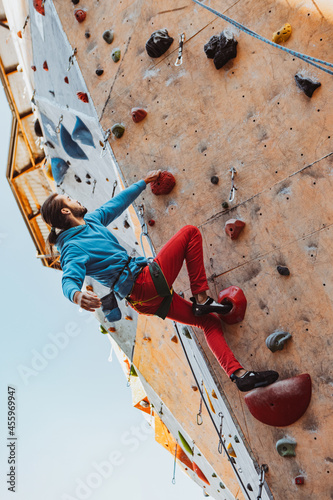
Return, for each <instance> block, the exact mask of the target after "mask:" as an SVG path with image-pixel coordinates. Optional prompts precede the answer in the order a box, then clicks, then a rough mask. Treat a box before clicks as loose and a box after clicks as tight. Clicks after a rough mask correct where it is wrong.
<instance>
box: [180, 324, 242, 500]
mask: <svg viewBox="0 0 333 500" xmlns="http://www.w3.org/2000/svg"><path fill="white" fill-rule="evenodd" d="M174 326H175V328H176V332H177V336H178V339H179V341H180V344H181V346H182V348H183V351H184V354H185V357H186V360H187V362H188V364H189V367H190V369H191V372H192V375H193V377H194V380H195V382H196V385H197V387H198V389H199V391H200V395H201V397H202V399H203V402H204V403H205V406H206V409H207V411H208V415H209V416H210V419H211V421H212V424H213V426H214V428H215V430H216V432H217V435H218V436H219V438H220V432H219V429H218V427H217V425H216V423H215V420H214V418H213V415H212V414H211V411H210V408H209V406H208V403H207V402H206V400H205V399H204V397H203V392H202V390H201V388H200V385H199V383H198V379H197V377H196V374H195V372H194V370H193V367H192V365H191V361H190V359H189V357H188V354H187V352H186V349H185V346H184V343H183V339H182V337H181V335H180V332H179V330H178V325H177V323H176V322H174ZM221 444H222V447H223V450H224V452H225V454H226V455H227V457H228V460H229V462H230V464H231V467H232V468H233V470H234V473H235V474H236V476H237V478H238V481H239V483H240V484H241V486H242V488H243V492H244V494H246V496H247V498H248V500H251V497H250V496H249V493H248V491H247V489H246V487H245V485H244V483H243V481H242V478H241V477H240V475H239V472H238V470H237V469H236V467H235V464H234V462H233V460H232V459H231V457H230V455H229V452H228V450H227V448H226V446H225V443H224V442H223V441H221Z"/></svg>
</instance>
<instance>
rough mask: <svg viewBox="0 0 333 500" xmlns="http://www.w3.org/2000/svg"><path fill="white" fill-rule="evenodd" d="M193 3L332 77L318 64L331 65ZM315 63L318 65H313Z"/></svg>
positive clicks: (197, 2)
mask: <svg viewBox="0 0 333 500" xmlns="http://www.w3.org/2000/svg"><path fill="white" fill-rule="evenodd" d="M193 2H194V3H196V4H198V5H200V6H201V7H204V8H205V9H207V10H209V11H210V12H212V13H213V14H215V15H216V16H218V17H221V18H222V19H224V20H225V21H227V22H228V23H230V24H232V25H233V26H235V27H236V28H238V29H240V30H241V31H244V33H247V34H248V35H250V36H253V37H254V38H257V40H261V41H262V42H265V43H268V44H269V45H272V47H276V48H278V49H280V50H283V51H284V52H288V54H291V55H292V56H295V57H298V58H299V59H301V60H303V61H305V62H306V63H308V64H311V65H312V66H315V67H316V68H318V69H321V70H322V71H325V73H328V74H329V75H333V71H331V70H329V69H326V68H323V67H322V66H319V64H323V65H324V66H328V67H329V68H333V64H332V63H328V62H326V61H322V60H321V59H316V58H315V57H311V56H308V55H306V54H301V53H300V52H296V51H294V50H291V49H288V48H287V47H283V46H281V45H278V44H276V43H274V42H271V41H270V40H268V39H267V38H264V37H263V36H261V35H258V33H255V32H254V31H252V30H250V29H249V28H247V27H246V26H244V25H243V24H240V23H238V22H237V21H234V20H233V19H231V18H230V17H228V16H225V15H224V14H221V12H218V11H217V10H214V9H212V8H211V7H208V5H204V4H203V3H201V2H200V1H199V0H193ZM316 62H317V63H319V64H315V63H316Z"/></svg>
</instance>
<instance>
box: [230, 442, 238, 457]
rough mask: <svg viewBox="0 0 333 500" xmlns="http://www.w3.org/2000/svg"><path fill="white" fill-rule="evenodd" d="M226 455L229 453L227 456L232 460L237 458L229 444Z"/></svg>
mask: <svg viewBox="0 0 333 500" xmlns="http://www.w3.org/2000/svg"><path fill="white" fill-rule="evenodd" d="M228 453H229V455H230V456H231V457H234V458H236V457H237V455H236V453H235V450H234V449H233V447H232V444H231V443H229V444H228Z"/></svg>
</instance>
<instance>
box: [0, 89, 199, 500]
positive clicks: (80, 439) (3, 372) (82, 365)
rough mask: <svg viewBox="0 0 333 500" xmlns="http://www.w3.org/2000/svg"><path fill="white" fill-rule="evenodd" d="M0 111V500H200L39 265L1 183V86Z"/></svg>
mask: <svg viewBox="0 0 333 500" xmlns="http://www.w3.org/2000/svg"><path fill="white" fill-rule="evenodd" d="M0 110H1V115H0V167H1V178H0V214H1V216H0V256H1V259H0V266H1V273H0V276H1V281H0V297H1V301H0V303H1V323H0V324H1V336H0V352H1V362H0V438H1V439H0V482H1V484H0V498H1V499H7V498H8V499H13V498H15V500H81V499H82V500H85V499H91V500H106V499H107V500H111V499H121V500H132V499H133V498H134V499H135V500H156V499H158V500H170V499H171V498H172V499H173V500H180V499H182V500H183V499H188V498H191V500H196V499H199V498H200V499H201V498H202V497H203V494H202V491H201V489H200V487H199V486H197V485H196V484H195V483H194V482H192V481H191V480H190V479H189V478H188V477H187V476H186V475H185V474H184V473H183V472H182V471H181V469H180V468H178V467H177V472H176V485H172V483H171V480H172V474H173V459H172V457H171V455H170V454H169V453H168V452H167V451H166V450H164V449H163V448H162V447H161V446H160V445H159V444H157V443H156V442H155V440H154V436H153V432H152V430H151V428H150V427H147V425H146V424H145V420H144V419H143V416H142V413H141V412H140V411H139V410H137V409H135V408H133V407H132V403H131V391H130V389H128V388H127V387H126V379H125V376H124V374H123V372H122V370H121V368H120V365H119V364H118V361H117V359H116V357H115V356H113V358H114V359H113V361H112V362H109V361H108V358H109V353H110V342H109V340H108V339H107V338H106V337H105V336H104V335H102V334H101V333H100V332H99V328H98V327H99V324H98V322H97V320H95V318H94V317H93V316H91V315H90V313H87V312H83V313H80V312H79V311H78V308H77V306H75V305H74V304H71V303H70V302H69V301H68V300H67V299H65V298H64V297H63V295H62V291H61V272H59V271H54V270H51V269H47V268H45V267H44V266H43V265H42V264H41V262H40V261H39V260H38V259H36V250H35V247H34V245H33V242H32V240H31V238H30V235H29V233H28V230H27V228H26V226H25V224H24V222H23V219H22V216H21V213H20V211H19V209H18V207H17V205H16V202H15V200H14V197H13V195H12V193H11V190H10V188H9V185H8V182H7V180H6V164H7V155H8V145H9V136H10V125H11V113H10V110H9V107H8V104H7V101H6V98H5V95H4V92H3V89H2V87H1V86H0ZM57 343H58V347H57V345H56V344H57ZM45 356H46V357H47V359H46V358H45ZM8 386H11V387H14V388H15V398H16V410H15V412H16V433H15V436H16V437H17V441H16V444H15V453H16V470H15V473H16V494H15V495H14V494H13V493H12V492H10V491H8V490H7V488H8V486H9V484H7V482H6V481H7V479H6V475H7V473H9V470H10V469H9V467H10V465H9V464H8V457H9V455H10V447H8V446H7V445H8V443H10V441H9V440H8V439H7V437H8V431H7V412H8V407H7V397H8V393H7V391H8Z"/></svg>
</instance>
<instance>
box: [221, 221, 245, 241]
mask: <svg viewBox="0 0 333 500" xmlns="http://www.w3.org/2000/svg"><path fill="white" fill-rule="evenodd" d="M244 226H245V222H243V221H242V220H239V219H229V220H227V222H226V223H225V226H224V229H225V232H226V234H227V235H228V236H229V237H230V238H231V239H232V240H237V238H238V236H239V235H240V233H241V232H242V231H243V229H244Z"/></svg>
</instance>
